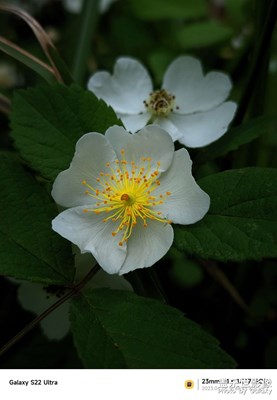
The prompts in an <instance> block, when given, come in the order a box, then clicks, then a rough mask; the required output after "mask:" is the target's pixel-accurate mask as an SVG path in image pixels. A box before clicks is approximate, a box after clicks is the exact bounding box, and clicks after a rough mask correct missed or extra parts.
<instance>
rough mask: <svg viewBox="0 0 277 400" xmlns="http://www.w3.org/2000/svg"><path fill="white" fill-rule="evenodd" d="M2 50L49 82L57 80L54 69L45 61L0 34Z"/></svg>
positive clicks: (0, 48) (0, 47)
mask: <svg viewBox="0 0 277 400" xmlns="http://www.w3.org/2000/svg"><path fill="white" fill-rule="evenodd" d="M0 50H2V51H3V52H4V53H6V54H8V55H9V56H11V57H13V58H14V59H15V60H17V61H19V62H21V63H22V64H24V65H26V66H27V67H29V68H31V70H33V71H34V72H36V73H37V74H38V75H40V76H41V77H42V78H43V79H45V80H46V81H47V82H48V83H53V82H55V81H56V80H55V75H54V71H53V70H52V68H51V67H49V66H48V65H47V64H45V63H44V62H43V61H41V60H40V59H38V58H37V57H35V56H34V55H33V54H31V53H28V52H27V51H25V50H24V49H21V48H20V47H18V46H16V45H15V44H14V43H12V42H10V41H9V40H7V39H5V38H3V37H2V36H0Z"/></svg>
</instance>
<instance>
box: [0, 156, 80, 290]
mask: <svg viewBox="0 0 277 400" xmlns="http://www.w3.org/2000/svg"><path fill="white" fill-rule="evenodd" d="M0 175H1V186H2V187H1V188H2V191H1V197H0V221H1V226H0V236H1V240H0V253H1V261H0V273H1V274H2V275H8V276H13V277H15V278H18V279H26V280H31V281H35V282H43V283H55V284H66V283H68V282H69V281H72V279H73V274H74V267H73V260H72V257H71V247H70V244H69V243H68V242H66V241H65V240H63V239H62V238H61V237H60V236H58V235H57V234H56V233H55V232H54V231H52V229H51V220H52V219H53V218H54V217H55V216H56V214H57V210H56V207H55V205H54V204H53V203H52V202H51V199H50V197H49V196H48V194H47V193H46V192H45V190H44V189H43V188H42V187H41V186H40V185H39V184H38V183H37V182H36V181H35V180H34V179H33V178H32V177H31V176H29V175H28V174H27V173H26V172H25V171H24V170H23V168H22V167H21V166H20V165H19V164H18V163H16V162H14V161H12V160H11V159H10V158H9V157H7V156H4V155H1V158H0Z"/></svg>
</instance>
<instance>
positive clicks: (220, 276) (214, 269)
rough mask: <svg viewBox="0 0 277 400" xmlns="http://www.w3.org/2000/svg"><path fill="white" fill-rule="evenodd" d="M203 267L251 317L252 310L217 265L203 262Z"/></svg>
mask: <svg viewBox="0 0 277 400" xmlns="http://www.w3.org/2000/svg"><path fill="white" fill-rule="evenodd" d="M201 264H202V266H203V267H204V268H205V270H206V271H207V272H208V273H209V274H210V275H211V276H212V277H213V278H214V279H215V280H216V281H217V282H218V283H219V284H220V285H221V286H222V287H223V288H224V289H225V290H226V291H227V292H228V293H229V295H230V296H231V297H232V299H233V300H234V302H235V303H236V304H237V305H238V306H239V307H240V308H241V309H242V310H243V311H244V312H245V313H246V314H248V315H250V314H251V313H250V310H249V307H248V306H247V304H246V303H245V301H244V300H243V298H242V297H241V295H240V294H239V292H238V291H237V289H236V288H235V287H234V286H233V284H232V283H231V282H230V281H229V279H228V278H227V276H226V275H225V274H224V272H223V271H221V269H219V268H218V266H217V265H215V264H212V263H208V262H207V261H204V260H202V261H201Z"/></svg>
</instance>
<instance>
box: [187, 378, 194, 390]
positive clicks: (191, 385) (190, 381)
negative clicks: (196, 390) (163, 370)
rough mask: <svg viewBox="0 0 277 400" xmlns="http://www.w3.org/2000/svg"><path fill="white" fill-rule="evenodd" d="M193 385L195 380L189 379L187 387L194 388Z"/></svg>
mask: <svg viewBox="0 0 277 400" xmlns="http://www.w3.org/2000/svg"><path fill="white" fill-rule="evenodd" d="M193 387H194V382H193V381H192V380H190V379H189V380H187V381H185V388H186V389H193Z"/></svg>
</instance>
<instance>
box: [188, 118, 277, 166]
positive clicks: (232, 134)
mask: <svg viewBox="0 0 277 400" xmlns="http://www.w3.org/2000/svg"><path fill="white" fill-rule="evenodd" d="M276 129H277V117H259V118H256V119H254V120H251V121H249V122H246V123H245V124H243V125H240V126H238V127H237V128H233V129H231V130H230V131H229V132H227V133H226V134H225V135H223V136H222V137H221V138H220V139H219V140H217V141H216V142H214V143H212V144H211V145H210V146H207V147H206V148H205V149H203V150H202V151H200V152H199V153H198V155H197V156H196V157H195V159H194V162H197V163H205V162H207V161H210V160H212V159H214V158H217V157H221V156H224V155H225V154H227V153H228V152H229V151H233V150H236V149H237V148H238V147H240V146H242V145H243V144H246V143H250V142H251V141H252V140H254V139H256V138H258V137H259V136H261V135H263V134H266V133H269V132H271V131H273V130H275V131H276Z"/></svg>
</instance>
